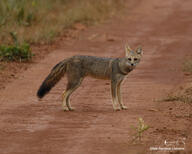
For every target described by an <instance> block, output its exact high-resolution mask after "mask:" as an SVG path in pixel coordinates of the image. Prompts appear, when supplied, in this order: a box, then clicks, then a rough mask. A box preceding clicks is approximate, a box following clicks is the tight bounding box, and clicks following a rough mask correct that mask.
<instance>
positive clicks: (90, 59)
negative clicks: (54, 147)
mask: <svg viewBox="0 0 192 154" xmlns="http://www.w3.org/2000/svg"><path fill="white" fill-rule="evenodd" d="M142 53H143V51H142V48H141V46H139V47H138V48H136V49H135V50H132V49H131V48H130V47H129V46H128V45H126V46H125V57H123V58H104V57H95V56H83V55H77V56H73V57H71V58H67V59H64V60H63V61H61V62H59V63H58V64H57V65H55V66H54V67H53V69H52V70H51V72H50V74H49V75H48V76H47V77H46V79H45V80H44V81H43V83H42V85H41V86H40V88H39V90H38V92H37V96H38V97H39V98H42V97H43V96H44V95H45V94H46V93H48V92H49V91H50V89H51V88H52V87H53V86H54V85H55V84H56V83H57V82H58V81H59V80H60V79H61V77H63V76H64V74H66V75H67V79H68V83H67V88H66V91H65V92H63V95H62V96H63V103H62V106H63V110H64V111H67V110H69V111H72V110H73V108H72V107H71V104H70V100H69V97H70V95H71V94H72V93H73V92H74V91H75V90H76V89H77V88H78V87H79V86H80V85H81V83H82V81H83V79H84V78H85V77H86V76H92V77H94V78H99V79H108V80H110V81H111V94H112V104H113V109H114V110H121V109H127V107H126V106H125V105H124V104H123V102H122V101H121V95H120V86H121V83H122V81H123V79H124V78H125V76H126V75H127V74H128V73H129V72H131V71H132V70H133V69H134V68H135V67H136V65H137V64H138V63H139V62H140V60H141V57H142ZM118 104H119V106H118Z"/></svg>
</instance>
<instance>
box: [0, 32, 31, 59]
mask: <svg viewBox="0 0 192 154" xmlns="http://www.w3.org/2000/svg"><path fill="white" fill-rule="evenodd" d="M10 35H11V37H12V38H13V41H14V44H13V45H0V60H1V61H2V60H3V61H20V62H21V61H28V60H30V59H31V58H32V55H33V54H32V53H31V50H30V46H29V44H27V43H22V44H19V43H18V41H17V37H16V34H14V33H10Z"/></svg>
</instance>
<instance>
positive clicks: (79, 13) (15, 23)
mask: <svg viewBox="0 0 192 154" xmlns="http://www.w3.org/2000/svg"><path fill="white" fill-rule="evenodd" d="M120 8H122V1H121V0H119V1H118V0H105V1H103V0H1V1H0V31H1V33H0V43H1V44H2V43H5V44H10V43H11V42H12V39H11V38H10V36H9V33H10V32H12V33H17V37H18V41H19V42H28V43H38V42H40V41H43V42H50V41H51V40H52V39H53V38H54V37H55V36H57V35H59V34H60V33H61V32H62V31H63V29H66V28H69V27H71V26H72V25H73V24H74V23H82V24H86V25H91V24H95V23H97V22H101V21H103V20H104V19H106V18H107V17H109V16H111V15H113V14H115V12H117V11H118V10H120Z"/></svg>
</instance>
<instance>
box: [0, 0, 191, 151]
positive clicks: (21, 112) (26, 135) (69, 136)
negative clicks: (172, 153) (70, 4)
mask: <svg viewBox="0 0 192 154" xmlns="http://www.w3.org/2000/svg"><path fill="white" fill-rule="evenodd" d="M127 2H128V1H127ZM191 3H192V2H190V1H186V3H185V4H183V3H182V1H181V0H170V1H167V2H166V1H164V2H162V1H160V0H157V1H152V0H149V1H138V2H137V6H135V5H134V8H132V9H130V11H128V14H127V15H126V16H125V17H121V18H116V19H114V21H113V20H110V21H108V22H107V23H105V24H103V25H100V26H96V27H92V28H90V29H88V30H86V31H85V32H83V33H82V34H81V35H80V36H79V40H71V41H68V42H64V43H63V47H62V48H61V49H59V50H57V51H54V52H53V53H50V54H49V55H47V57H46V58H45V59H44V60H42V61H41V62H40V63H38V64H34V65H33V66H32V67H31V68H29V69H28V70H27V71H25V72H24V73H23V74H21V76H20V77H19V79H17V80H15V81H14V82H12V83H10V84H9V85H7V87H6V89H5V90H2V91H1V94H0V96H1V97H0V102H1V105H0V106H1V108H0V137H1V141H0V149H1V150H2V151H1V153H2V154H10V153H11V154H12V153H14V154H15V153H18V154H22V153H23V154H24V153H25V154H26V153H27V154H30V153H36V154H38V153H46V154H48V153H54V154H57V153H58V154H59V153H67V154H79V153H81V154H86V153H87V154H88V153H94V154H96V153H100V154H106V153H110V154H113V153H114V154H115V153H121V154H124V153H126V154H127V153H130V154H134V153H136V152H139V151H140V153H144V151H143V150H144V149H145V146H140V145H131V144H130V143H129V142H130V140H131V138H132V133H133V131H132V129H131V125H133V126H135V125H136V124H137V119H138V117H142V118H143V119H144V120H145V121H146V123H147V124H149V125H150V126H151V129H149V131H148V132H146V135H145V136H144V143H145V145H146V146H152V145H154V144H156V143H161V142H163V141H164V139H165V138H169V139H177V137H180V136H181V135H183V132H184V136H185V135H188V134H187V131H186V129H187V128H188V127H189V126H190V124H189V120H187V119H182V120H180V119H175V118H174V117H171V115H169V114H168V111H167V107H170V106H171V107H174V106H175V107H176V109H177V108H178V109H179V107H180V106H178V105H177V104H171V103H170V104H162V103H159V102H156V101H154V100H155V99H159V98H162V97H163V96H164V95H165V94H166V92H168V91H169V90H170V89H172V88H173V87H175V85H176V84H178V83H180V82H182V81H183V75H182V73H181V71H180V70H181V62H182V60H183V57H184V55H185V53H187V52H186V50H188V49H189V48H190V46H191V42H192V40H191V38H190V36H191V34H192V30H191V29H190V27H191V25H192V20H191V19H190V16H191V15H192V11H191V10H190V9H191V6H192V4H191ZM93 36H94V38H93ZM90 38H93V39H90ZM110 38H112V40H114V41H106V40H111V39H110ZM125 42H129V44H130V45H131V46H136V45H138V44H143V46H144V58H143V60H142V62H141V64H140V65H139V66H138V68H137V69H136V70H134V71H133V72H132V73H131V74H130V75H128V77H127V79H126V80H125V81H124V84H123V87H122V96H123V100H124V102H125V104H126V105H127V106H128V110H126V111H120V112H113V110H112V104H111V96H110V86H109V82H108V81H103V80H97V79H92V78H86V79H85V80H84V81H83V84H82V86H81V87H80V88H79V89H77V90H76V91H75V93H74V94H73V96H72V99H71V102H72V106H74V107H75V108H76V111H75V112H63V111H62V109H61V93H62V91H63V90H64V89H65V85H66V80H65V79H62V81H60V82H59V83H58V84H57V85H56V87H54V89H53V90H52V91H51V92H50V93H49V94H48V95H47V96H46V97H45V98H44V99H43V100H42V101H40V102H39V101H38V100H37V98H36V96H35V95H36V90H37V89H38V86H39V85H40V83H41V82H42V80H43V79H44V77H45V76H46V75H47V74H48V73H49V71H50V69H51V67H53V66H54V65H55V64H56V63H58V62H59V61H60V60H62V59H64V58H67V57H70V56H72V55H75V54H79V53H81V54H87V55H97V56H106V57H117V56H123V55H124V43H125ZM150 109H155V110H157V111H150ZM185 111H186V110H185ZM164 127H165V128H164ZM154 139H156V141H155V142H154ZM189 139H191V137H189ZM136 148H137V149H136Z"/></svg>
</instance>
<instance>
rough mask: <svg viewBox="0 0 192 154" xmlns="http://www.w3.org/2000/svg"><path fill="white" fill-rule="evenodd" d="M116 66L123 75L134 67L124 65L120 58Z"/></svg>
mask: <svg viewBox="0 0 192 154" xmlns="http://www.w3.org/2000/svg"><path fill="white" fill-rule="evenodd" d="M118 66H119V69H120V71H121V73H122V74H123V75H127V74H128V73H129V72H131V71H132V70H133V69H134V68H133V67H130V66H126V65H125V63H124V61H123V60H121V59H119V62H118Z"/></svg>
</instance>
